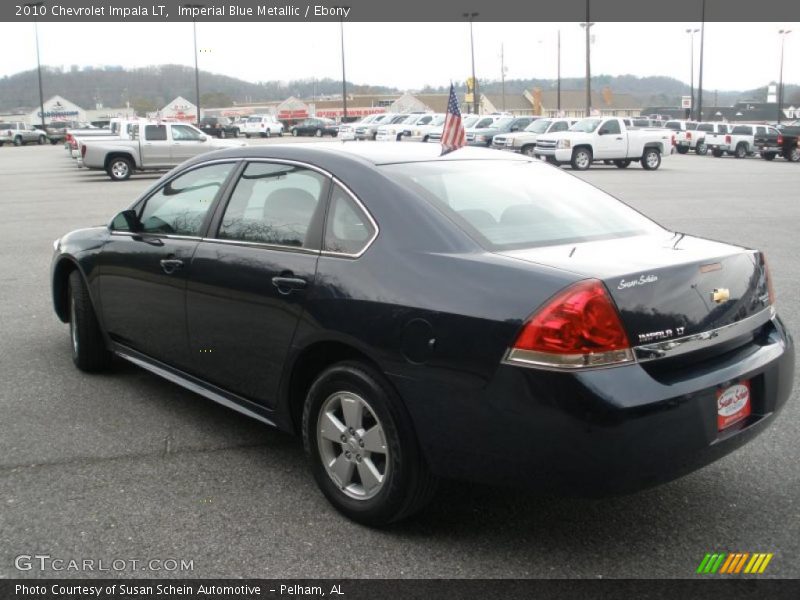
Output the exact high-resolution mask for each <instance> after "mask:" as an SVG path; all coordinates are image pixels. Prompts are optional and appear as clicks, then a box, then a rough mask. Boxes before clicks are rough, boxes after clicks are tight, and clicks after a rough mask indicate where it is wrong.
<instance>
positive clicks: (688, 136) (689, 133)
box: [686, 131, 692, 140]
mask: <svg viewBox="0 0 800 600" xmlns="http://www.w3.org/2000/svg"><path fill="white" fill-rule="evenodd" d="M686 139H687V140H690V139H692V132H691V131H687V132H686Z"/></svg>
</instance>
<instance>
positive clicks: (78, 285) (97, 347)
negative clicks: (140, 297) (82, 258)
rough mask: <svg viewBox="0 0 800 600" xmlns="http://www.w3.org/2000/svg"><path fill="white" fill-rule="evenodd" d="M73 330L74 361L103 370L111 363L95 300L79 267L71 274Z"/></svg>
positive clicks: (88, 368)
mask: <svg viewBox="0 0 800 600" xmlns="http://www.w3.org/2000/svg"><path fill="white" fill-rule="evenodd" d="M69 333H70V341H71V343H72V362H74V363H75V366H76V367H78V368H79V369H80V370H81V371H87V372H90V373H91V372H96V371H102V370H104V369H106V368H108V366H109V365H110V364H111V353H110V352H109V351H108V349H107V348H106V344H105V340H103V334H102V332H101V331H100V325H99V324H98V322H97V315H96V314H95V312H94V307H93V306H92V300H91V298H90V297H89V292H88V290H87V289H86V284H85V283H84V282H83V277H82V276H81V273H80V271H78V270H77V269H76V270H74V271H72V273H70V274H69Z"/></svg>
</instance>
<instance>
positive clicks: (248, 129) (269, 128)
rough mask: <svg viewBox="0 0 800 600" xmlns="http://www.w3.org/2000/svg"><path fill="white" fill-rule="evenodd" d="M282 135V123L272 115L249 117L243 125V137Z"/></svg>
mask: <svg viewBox="0 0 800 600" xmlns="http://www.w3.org/2000/svg"><path fill="white" fill-rule="evenodd" d="M273 135H283V123H281V122H280V121H278V119H276V118H275V117H274V116H273V115H250V116H249V117H247V122H246V123H245V124H244V137H247V138H249V137H250V136H259V137H272V136H273Z"/></svg>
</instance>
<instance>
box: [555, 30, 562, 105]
mask: <svg viewBox="0 0 800 600" xmlns="http://www.w3.org/2000/svg"><path fill="white" fill-rule="evenodd" d="M556 55H557V57H558V58H557V59H556V61H557V63H558V64H557V67H556V78H557V81H558V83H557V85H558V87H557V88H556V89H557V91H556V109H557V110H558V116H559V117H560V116H561V30H560V29H559V30H558V50H557V52H556Z"/></svg>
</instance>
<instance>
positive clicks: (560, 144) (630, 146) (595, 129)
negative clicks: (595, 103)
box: [533, 117, 675, 171]
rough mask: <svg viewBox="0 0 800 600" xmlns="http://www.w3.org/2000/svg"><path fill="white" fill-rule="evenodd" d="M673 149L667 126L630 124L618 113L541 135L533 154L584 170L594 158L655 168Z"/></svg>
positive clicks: (586, 120) (650, 168)
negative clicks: (651, 126)
mask: <svg viewBox="0 0 800 600" xmlns="http://www.w3.org/2000/svg"><path fill="white" fill-rule="evenodd" d="M674 149H675V133H674V132H673V131H671V130H669V129H652V128H648V129H636V128H629V127H628V126H627V125H626V124H625V122H624V120H623V119H620V118H617V117H607V118H604V117H588V118H586V119H581V120H580V121H578V122H577V123H575V124H574V125H573V126H572V127H570V128H569V129H568V130H567V131H562V132H559V133H555V134H546V135H540V136H539V138H538V139H537V140H536V147H535V148H534V151H533V152H534V156H536V157H537V158H541V159H542V160H547V161H548V162H550V163H553V164H558V165H561V164H566V163H569V164H570V165H572V168H573V169H576V170H579V171H584V170H586V169H588V168H589V167H591V166H592V162H594V161H613V163H614V164H615V165H616V166H617V167H619V168H620V169H624V168H626V167H627V166H628V165H630V164H631V163H632V162H639V163H641V165H642V168H644V169H647V170H648V171H654V170H655V169H658V167H660V166H661V157H662V156H669V155H670V154H672V152H673V151H674Z"/></svg>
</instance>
